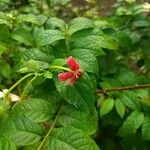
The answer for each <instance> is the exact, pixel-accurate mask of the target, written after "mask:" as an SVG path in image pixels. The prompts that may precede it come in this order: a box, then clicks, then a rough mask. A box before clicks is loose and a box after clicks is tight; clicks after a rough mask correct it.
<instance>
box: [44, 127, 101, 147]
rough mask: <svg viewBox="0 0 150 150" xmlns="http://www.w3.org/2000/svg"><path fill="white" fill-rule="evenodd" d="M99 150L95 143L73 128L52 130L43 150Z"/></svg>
mask: <svg viewBox="0 0 150 150" xmlns="http://www.w3.org/2000/svg"><path fill="white" fill-rule="evenodd" d="M57 149H61V150H83V149H84V150H99V148H98V146H97V145H96V143H95V142H94V141H93V140H92V139H91V138H90V137H88V136H87V135H86V134H84V132H83V131H81V130H78V129H76V128H73V127H63V128H58V129H54V130H53V131H52V133H51V134H50V136H49V138H48V141H47V142H46V144H45V146H44V150H57Z"/></svg>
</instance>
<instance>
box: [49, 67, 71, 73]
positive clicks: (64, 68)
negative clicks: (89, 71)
mask: <svg viewBox="0 0 150 150" xmlns="http://www.w3.org/2000/svg"><path fill="white" fill-rule="evenodd" d="M49 69H62V70H66V71H69V72H71V71H72V70H71V69H69V68H66V67H62V66H50V67H49Z"/></svg>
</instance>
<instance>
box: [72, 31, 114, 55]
mask: <svg viewBox="0 0 150 150" xmlns="http://www.w3.org/2000/svg"><path fill="white" fill-rule="evenodd" d="M70 45H71V49H87V50H89V51H90V52H91V53H92V54H94V55H96V56H98V55H104V52H103V51H102V48H107V49H116V48H117V46H116V42H115V41H114V40H113V39H112V38H110V37H109V36H107V35H105V34H104V33H103V32H101V31H100V30H97V29H95V30H91V29H90V30H83V31H82V32H77V33H75V34H73V36H72V38H71V44H70Z"/></svg>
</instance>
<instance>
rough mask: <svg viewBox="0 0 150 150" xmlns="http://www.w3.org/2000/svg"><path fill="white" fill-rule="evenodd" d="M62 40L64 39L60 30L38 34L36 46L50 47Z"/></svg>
mask: <svg viewBox="0 0 150 150" xmlns="http://www.w3.org/2000/svg"><path fill="white" fill-rule="evenodd" d="M61 39H64V36H63V34H62V32H60V31H58V30H45V31H41V32H39V33H38V34H37V37H36V45H37V46H44V45H49V44H52V43H53V42H55V41H58V40H61Z"/></svg>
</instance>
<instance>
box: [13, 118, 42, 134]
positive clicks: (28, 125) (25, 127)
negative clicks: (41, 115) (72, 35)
mask: <svg viewBox="0 0 150 150" xmlns="http://www.w3.org/2000/svg"><path fill="white" fill-rule="evenodd" d="M12 120H13V122H14V125H15V128H16V130H18V131H26V132H30V133H34V134H41V133H42V132H43V129H42V127H41V126H40V125H39V124H38V123H36V122H34V121H32V120H30V119H28V118H27V117H25V116H21V117H18V116H17V117H16V116H14V117H13V118H12Z"/></svg>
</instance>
